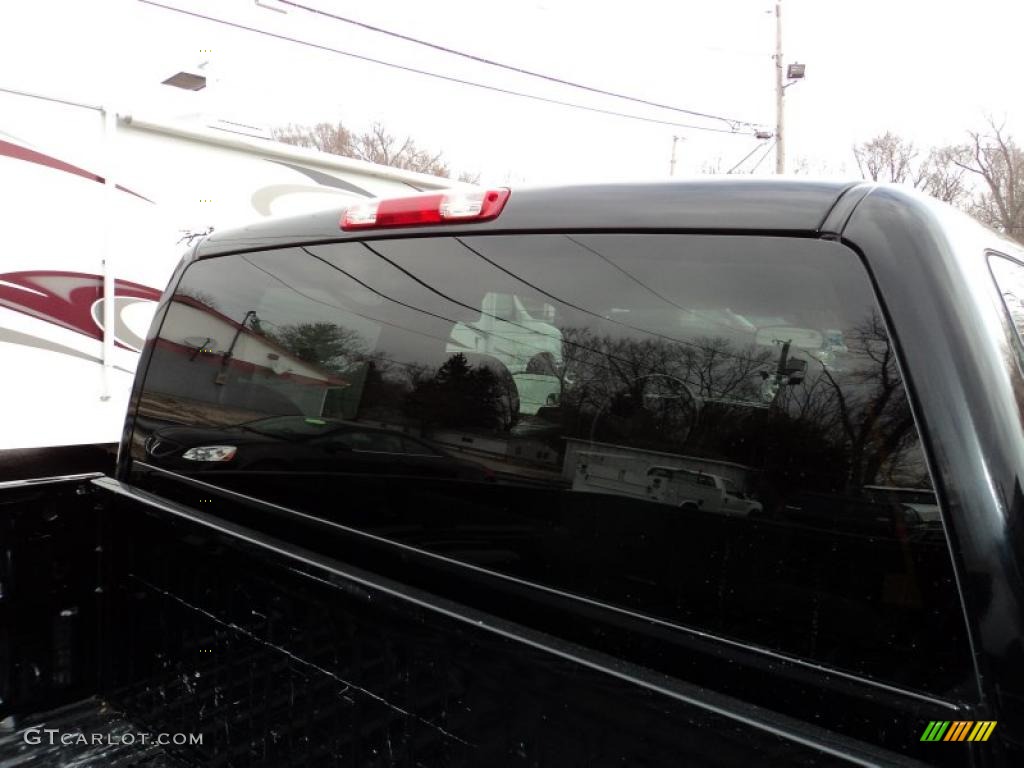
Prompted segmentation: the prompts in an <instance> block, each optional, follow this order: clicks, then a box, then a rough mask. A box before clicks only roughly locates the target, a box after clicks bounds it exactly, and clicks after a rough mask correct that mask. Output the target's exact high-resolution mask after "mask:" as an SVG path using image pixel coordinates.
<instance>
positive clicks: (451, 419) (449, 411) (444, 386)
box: [405, 353, 506, 431]
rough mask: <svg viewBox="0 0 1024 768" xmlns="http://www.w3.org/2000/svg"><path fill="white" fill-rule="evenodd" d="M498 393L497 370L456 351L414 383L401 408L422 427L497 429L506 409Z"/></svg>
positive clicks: (499, 383) (500, 425) (499, 386)
mask: <svg viewBox="0 0 1024 768" xmlns="http://www.w3.org/2000/svg"><path fill="white" fill-rule="evenodd" d="M502 394H503V393H502V387H501V381H500V377H499V374H496V373H495V372H494V371H493V370H492V369H491V368H490V367H488V366H487V365H483V364H481V365H477V366H474V365H471V364H470V362H469V360H468V359H467V357H466V356H465V355H463V354H461V353H458V354H454V355H452V356H451V357H449V358H448V360H446V361H445V362H444V364H443V365H441V367H440V368H438V369H437V372H436V373H435V374H434V375H433V376H432V377H431V378H429V379H420V380H419V381H417V382H416V383H415V384H414V386H413V389H412V391H411V392H410V393H409V396H408V398H407V400H406V404H405V412H406V415H407V416H409V417H410V418H412V419H415V420H416V421H418V422H419V424H420V428H421V429H422V430H424V431H429V430H430V429H433V428H437V427H442V428H449V429H485V430H493V429H501V428H502V427H503V426H504V425H505V419H504V418H503V415H504V413H505V412H506V408H505V407H504V406H503V404H502Z"/></svg>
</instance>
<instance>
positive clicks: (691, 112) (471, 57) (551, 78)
mask: <svg viewBox="0 0 1024 768" xmlns="http://www.w3.org/2000/svg"><path fill="white" fill-rule="evenodd" d="M279 2H280V3H281V5H287V6H291V7H292V8H298V9H299V10H302V11H307V12H309V13H314V14H317V15H319V16H326V17H327V18H329V19H333V20H335V21H340V22H343V23H345V24H351V25H352V26H356V27H360V28H362V29H366V30H369V31H370V32H377V33H379V34H382V35H387V36H388V37H393V38H396V39H398V40H404V41H406V42H409V43H414V44H416V45H422V46H424V47H426V48H431V49H433V50H435V51H441V52H442V53H448V54H451V55H452V56H461V57H462V58H464V59H469V60H470V61H475V62H477V63H478V64H486V65H487V66H490V67H498V68H499V69H504V70H508V71H509V72H515V73H516V74H520V75H526V76H528V77H536V78H538V79H540V80H546V81H548V82H550V83H557V84H558V85H565V86H569V87H570V88H578V89H579V90H582V91H588V92H590V93H597V94H600V95H602V96H611V97H612V98H615V99H623V100H625V101H632V102H635V103H637V104H644V105H646V106H648V107H657V108H658V109H667V110H671V111H672V112H680V113H682V114H685V115H691V116H693V117H704V118H707V119H709V120H719V121H721V122H723V123H727V124H728V125H729V126H730V127H731V128H735V126H741V125H742V126H747V127H750V128H754V127H756V126H757V125H759V124H758V123H752V122H750V121H747V120H736V119H733V118H729V117H722V116H721V115H713V114H710V113H708V112H698V111H696V110H693V109H685V108H683V107H675V106H672V105H671V104H662V103H660V102H657V101H648V100H647V99H641V98H638V97H636V96H629V95H627V94H624V93H617V92H615V91H607V90H604V89H603V88H597V87H595V86H592V85H584V84H583V83H577V82H573V81H572V80H565V79H563V78H560V77H554V76H552V75H545V74H543V73H541V72H535V71H533V70H529V69H524V68H523V67H517V66H514V65H512V64H504V63H502V62H500V61H494V60H493V59H486V58H484V57H483V56H477V55H475V54H472V53H466V52H465V51H459V50H456V49H454V48H448V47H447V46H444V45H439V44H438V43H432V42H430V41H428V40H421V39H420V38H417V37H412V36H410V35H403V34H402V33H400V32H394V31H392V30H389V29H384V28H383V27H377V26H374V25H373V24H367V23H366V22H363V21H358V20H356V19H352V18H348V17H346V16H338V15H337V14H334V13H329V12H327V11H323V10H320V9H319V8H311V7H309V6H307V5H302V4H300V3H295V2H292V1H291V0H279Z"/></svg>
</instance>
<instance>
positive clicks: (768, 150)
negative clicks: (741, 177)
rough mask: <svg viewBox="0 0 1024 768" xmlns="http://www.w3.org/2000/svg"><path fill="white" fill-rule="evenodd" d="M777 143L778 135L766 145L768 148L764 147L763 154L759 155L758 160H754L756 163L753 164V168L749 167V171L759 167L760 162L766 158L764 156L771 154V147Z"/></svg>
mask: <svg viewBox="0 0 1024 768" xmlns="http://www.w3.org/2000/svg"><path fill="white" fill-rule="evenodd" d="M778 143H779V139H778V137H776V138H775V141H773V142H772V143H771V144H769V145H768V149H766V150H765V151H764V154H763V155H761V159H760V160H758V161H757V162H756V163H755V164H754V167H753V168H751V169H750V172H751V173H753V172H754V171H756V170H757V169H758V168H760V167H761V163H763V162H764V161H765V158H766V157H768V155H770V154H771V151H772V148H773V147H774V146H775V145H776V144H778Z"/></svg>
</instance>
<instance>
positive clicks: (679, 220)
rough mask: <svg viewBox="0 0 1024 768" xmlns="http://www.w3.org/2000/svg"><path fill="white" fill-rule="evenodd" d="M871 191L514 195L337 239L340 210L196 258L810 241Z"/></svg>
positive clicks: (633, 190)
mask: <svg viewBox="0 0 1024 768" xmlns="http://www.w3.org/2000/svg"><path fill="white" fill-rule="evenodd" d="M871 187H872V185H871V184H865V183H863V182H841V181H810V180H803V179H736V178H734V177H710V178H707V179H698V180H693V181H667V182H646V183H616V184H588V185H576V186H561V187H543V188H515V189H513V190H512V193H511V196H510V197H509V200H508V203H507V204H506V205H505V208H504V210H503V211H502V213H501V215H500V216H498V217H497V218H496V219H494V220H492V221H486V222H477V223H460V224H445V225H434V226H423V227H402V228H392V229H374V230H371V231H357V232H344V231H342V230H341V227H340V220H341V214H342V211H343V210H344V209H343V208H337V209H332V210H328V211H321V212H317V213H313V214H306V215H302V216H295V217H289V218H282V219H272V220H264V221H259V222H256V223H253V224H251V225H249V226H245V227H241V228H238V229H233V230H225V231H224V232H215V233H213V234H212V235H211V236H210V237H208V238H206V239H204V240H203V241H202V243H200V245H199V247H198V249H197V252H196V256H197V257H198V258H203V257H206V256H214V255H221V254H225V253H230V252H233V251H241V250H258V249H264V248H276V247H284V246H286V245H296V244H312V243H318V242H327V241H344V240H359V239H368V238H375V239H376V238H382V237H415V236H419V235H443V234H450V235H454V234H468V233H485V232H486V233H501V232H516V231H524V232H538V231H541V232H542V231H566V230H577V231H602V230H604V231H615V230H620V231H621V230H652V231H658V230H660V231H672V230H687V231H703V232H764V233H773V234H785V233H792V234H800V235H804V236H813V235H817V234H822V233H823V232H825V231H827V230H826V223H827V222H828V219H829V216H830V214H832V215H833V216H834V215H835V211H836V210H839V209H841V208H843V207H844V206H843V205H839V203H840V201H841V200H843V201H844V202H845V203H847V204H848V205H849V204H850V202H851V201H854V199H857V200H859V199H860V198H861V197H863V195H864V194H866V193H867V191H869V190H870V189H871ZM844 198H845V200H844ZM844 219H845V217H844Z"/></svg>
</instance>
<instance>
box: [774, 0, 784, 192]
mask: <svg viewBox="0 0 1024 768" xmlns="http://www.w3.org/2000/svg"><path fill="white" fill-rule="evenodd" d="M784 98H785V86H784V85H783V84H782V0H775V173H785V172H786V142H785V135H784V134H783V131H782V128H783V112H784V104H783V100H784Z"/></svg>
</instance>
